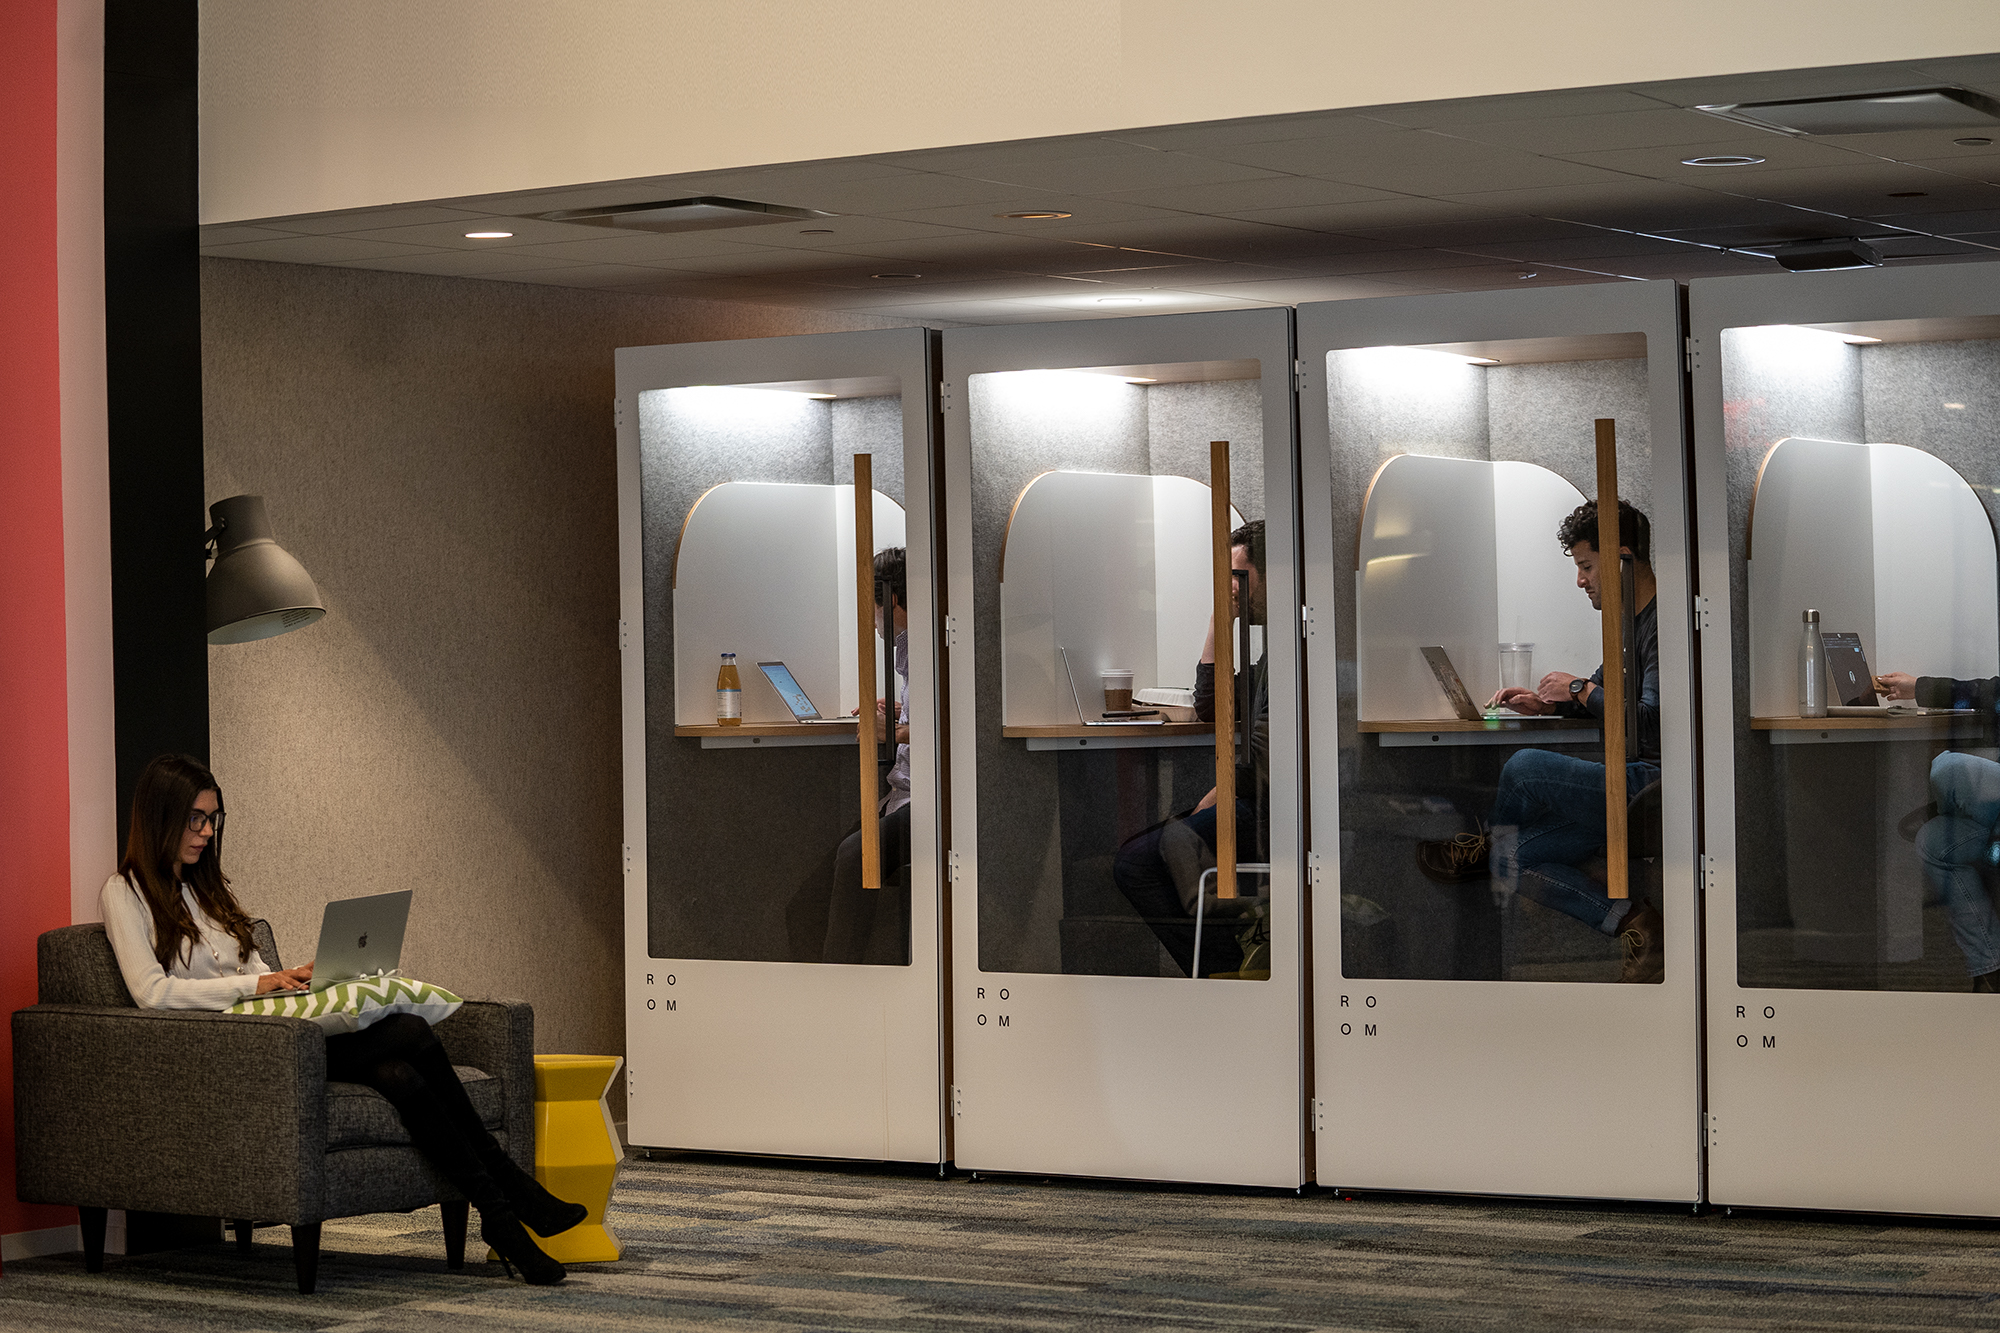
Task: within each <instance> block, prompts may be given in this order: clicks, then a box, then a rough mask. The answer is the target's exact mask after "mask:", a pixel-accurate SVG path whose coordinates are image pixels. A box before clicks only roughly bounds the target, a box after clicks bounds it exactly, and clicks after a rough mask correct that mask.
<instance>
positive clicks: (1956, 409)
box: [1945, 403, 1965, 412]
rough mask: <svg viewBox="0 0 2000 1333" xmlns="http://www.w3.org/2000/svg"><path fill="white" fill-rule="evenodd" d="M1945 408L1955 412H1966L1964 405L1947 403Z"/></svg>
mask: <svg viewBox="0 0 2000 1333" xmlns="http://www.w3.org/2000/svg"><path fill="white" fill-rule="evenodd" d="M1945 406H1946V407H1948V408H1950V409H1951V410H1952V411H1954V412H1963V411H1964V410H1965V404H1964V403H1946V404H1945Z"/></svg>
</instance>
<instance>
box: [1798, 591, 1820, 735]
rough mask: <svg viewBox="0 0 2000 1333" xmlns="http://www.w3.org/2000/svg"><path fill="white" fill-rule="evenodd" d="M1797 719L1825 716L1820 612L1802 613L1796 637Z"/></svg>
mask: <svg viewBox="0 0 2000 1333" xmlns="http://www.w3.org/2000/svg"><path fill="white" fill-rule="evenodd" d="M1799 716H1800V717H1825V716H1826V645H1825V644H1823V643H1821V642H1820V638H1819V612H1817V611H1807V612H1806V613H1805V627H1804V629H1803V631H1802V632H1801V633H1800V634H1799Z"/></svg>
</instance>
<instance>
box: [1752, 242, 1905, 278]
mask: <svg viewBox="0 0 2000 1333" xmlns="http://www.w3.org/2000/svg"><path fill="white" fill-rule="evenodd" d="M1771 258H1773V259H1775V260H1777V261H1778V263H1779V264H1780V265H1781V266H1782V267H1784V268H1786V269H1789V270H1790V271H1792V272H1793V273H1815V272H1818V271H1820V270H1822V269H1830V268H1880V267H1881V266H1882V253H1881V251H1879V250H1877V249H1876V248H1875V247H1874V246H1872V245H1870V244H1868V242H1866V241H1864V240H1861V239H1859V238H1858V237H1854V236H1828V237H1823V238H1822V239H1820V240H1816V241H1790V242H1787V243H1786V244H1784V245H1781V246H1778V247H1777V248H1776V249H1774V250H1772V251H1771Z"/></svg>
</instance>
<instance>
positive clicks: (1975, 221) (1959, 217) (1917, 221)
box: [1870, 205, 2000, 236]
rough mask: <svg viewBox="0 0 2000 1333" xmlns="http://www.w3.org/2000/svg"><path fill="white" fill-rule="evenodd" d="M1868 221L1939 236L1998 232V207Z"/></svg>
mask: <svg viewBox="0 0 2000 1333" xmlns="http://www.w3.org/2000/svg"><path fill="white" fill-rule="evenodd" d="M1870 220H1871V221H1874V222H1878V223H1884V224H1900V225H1903V226H1908V227H1914V228H1917V229H1918V230H1920V231H1932V232H1936V233H1938V234H1939V235H1941V236H1959V235H1964V234H1967V233H1972V232H1984V231H2000V205H1996V206H1995V207H1993V208H1984V209H1964V210H1959V211H1954V212H1949V213H1923V214H1903V213H1883V214H1879V215H1877V216H1875V217H1874V218H1872V219H1870Z"/></svg>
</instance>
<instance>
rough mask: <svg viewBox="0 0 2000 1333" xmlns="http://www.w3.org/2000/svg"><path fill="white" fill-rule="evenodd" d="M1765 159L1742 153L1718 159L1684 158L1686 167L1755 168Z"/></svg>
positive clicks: (1683, 161) (1682, 161) (1682, 162)
mask: <svg viewBox="0 0 2000 1333" xmlns="http://www.w3.org/2000/svg"><path fill="white" fill-rule="evenodd" d="M1763 160H1764V159H1763V158H1761V157H1750V156H1748V155H1746V154H1741V153H1724V154H1722V155H1720V156H1717V157H1684V158H1682V159H1681V165H1682V166H1684V167H1754V166H1756V165H1757V164H1758V163H1759V162H1762V161H1763Z"/></svg>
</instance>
